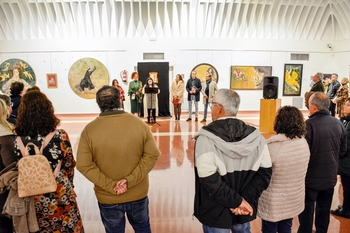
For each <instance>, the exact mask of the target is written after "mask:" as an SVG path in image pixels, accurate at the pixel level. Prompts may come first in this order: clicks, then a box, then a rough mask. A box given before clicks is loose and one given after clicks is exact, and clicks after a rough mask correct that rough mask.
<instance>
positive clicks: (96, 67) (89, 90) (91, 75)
mask: <svg viewBox="0 0 350 233" xmlns="http://www.w3.org/2000/svg"><path fill="white" fill-rule="evenodd" d="M68 81H69V85H70V88H71V89H72V90H73V91H74V93H75V94H77V95H78V96H80V97H82V98H84V99H94V98H96V92H97V91H98V90H99V89H100V88H101V87H102V86H104V85H108V84H109V75H108V71H107V69H106V67H105V66H104V65H103V64H102V63H101V62H100V61H98V60H96V59H94V58H82V59H80V60H78V61H76V62H75V63H74V64H73V65H72V66H71V68H70V70H69V74H68Z"/></svg>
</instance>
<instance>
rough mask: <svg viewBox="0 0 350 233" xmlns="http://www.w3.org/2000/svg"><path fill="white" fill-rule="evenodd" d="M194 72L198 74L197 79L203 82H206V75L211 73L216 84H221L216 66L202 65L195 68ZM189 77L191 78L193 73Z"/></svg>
mask: <svg viewBox="0 0 350 233" xmlns="http://www.w3.org/2000/svg"><path fill="white" fill-rule="evenodd" d="M193 70H194V71H196V72H197V78H199V79H200V80H201V82H205V75H206V74H207V73H209V74H210V75H211V77H212V79H213V81H215V82H216V83H218V82H219V74H218V71H217V70H216V69H215V67H214V66H212V65H210V64H207V63H201V64H198V65H197V66H196V67H194V68H193ZM189 77H191V73H190V74H189Z"/></svg>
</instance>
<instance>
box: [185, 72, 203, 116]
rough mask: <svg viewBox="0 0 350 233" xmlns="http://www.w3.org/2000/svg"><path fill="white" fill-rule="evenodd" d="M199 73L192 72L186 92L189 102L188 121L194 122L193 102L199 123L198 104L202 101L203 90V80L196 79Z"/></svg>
mask: <svg viewBox="0 0 350 233" xmlns="http://www.w3.org/2000/svg"><path fill="white" fill-rule="evenodd" d="M196 75H197V72H196V71H194V70H193V71H192V72H191V78H190V79H189V80H188V81H187V84H186V91H187V92H188V95H187V100H188V119H187V120H186V121H191V120H192V101H194V107H195V109H196V115H195V116H196V119H195V121H198V102H199V100H200V93H201V90H202V84H201V80H200V79H199V78H197V77H196Z"/></svg>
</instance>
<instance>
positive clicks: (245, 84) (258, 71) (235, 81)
mask: <svg viewBox="0 0 350 233" xmlns="http://www.w3.org/2000/svg"><path fill="white" fill-rule="evenodd" d="M271 73H272V66H231V80H230V88H231V89H234V90H262V89H263V81H264V77H265V76H271Z"/></svg>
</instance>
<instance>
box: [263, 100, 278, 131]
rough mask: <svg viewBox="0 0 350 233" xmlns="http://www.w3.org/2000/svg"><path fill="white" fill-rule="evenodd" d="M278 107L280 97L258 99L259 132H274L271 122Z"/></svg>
mask: <svg viewBox="0 0 350 233" xmlns="http://www.w3.org/2000/svg"><path fill="white" fill-rule="evenodd" d="M280 107H281V99H275V100H274V99H260V124H259V129H260V131H261V132H264V133H275V131H274V130H273V122H274V120H275V117H276V113H277V111H278V109H279V108H280Z"/></svg>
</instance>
